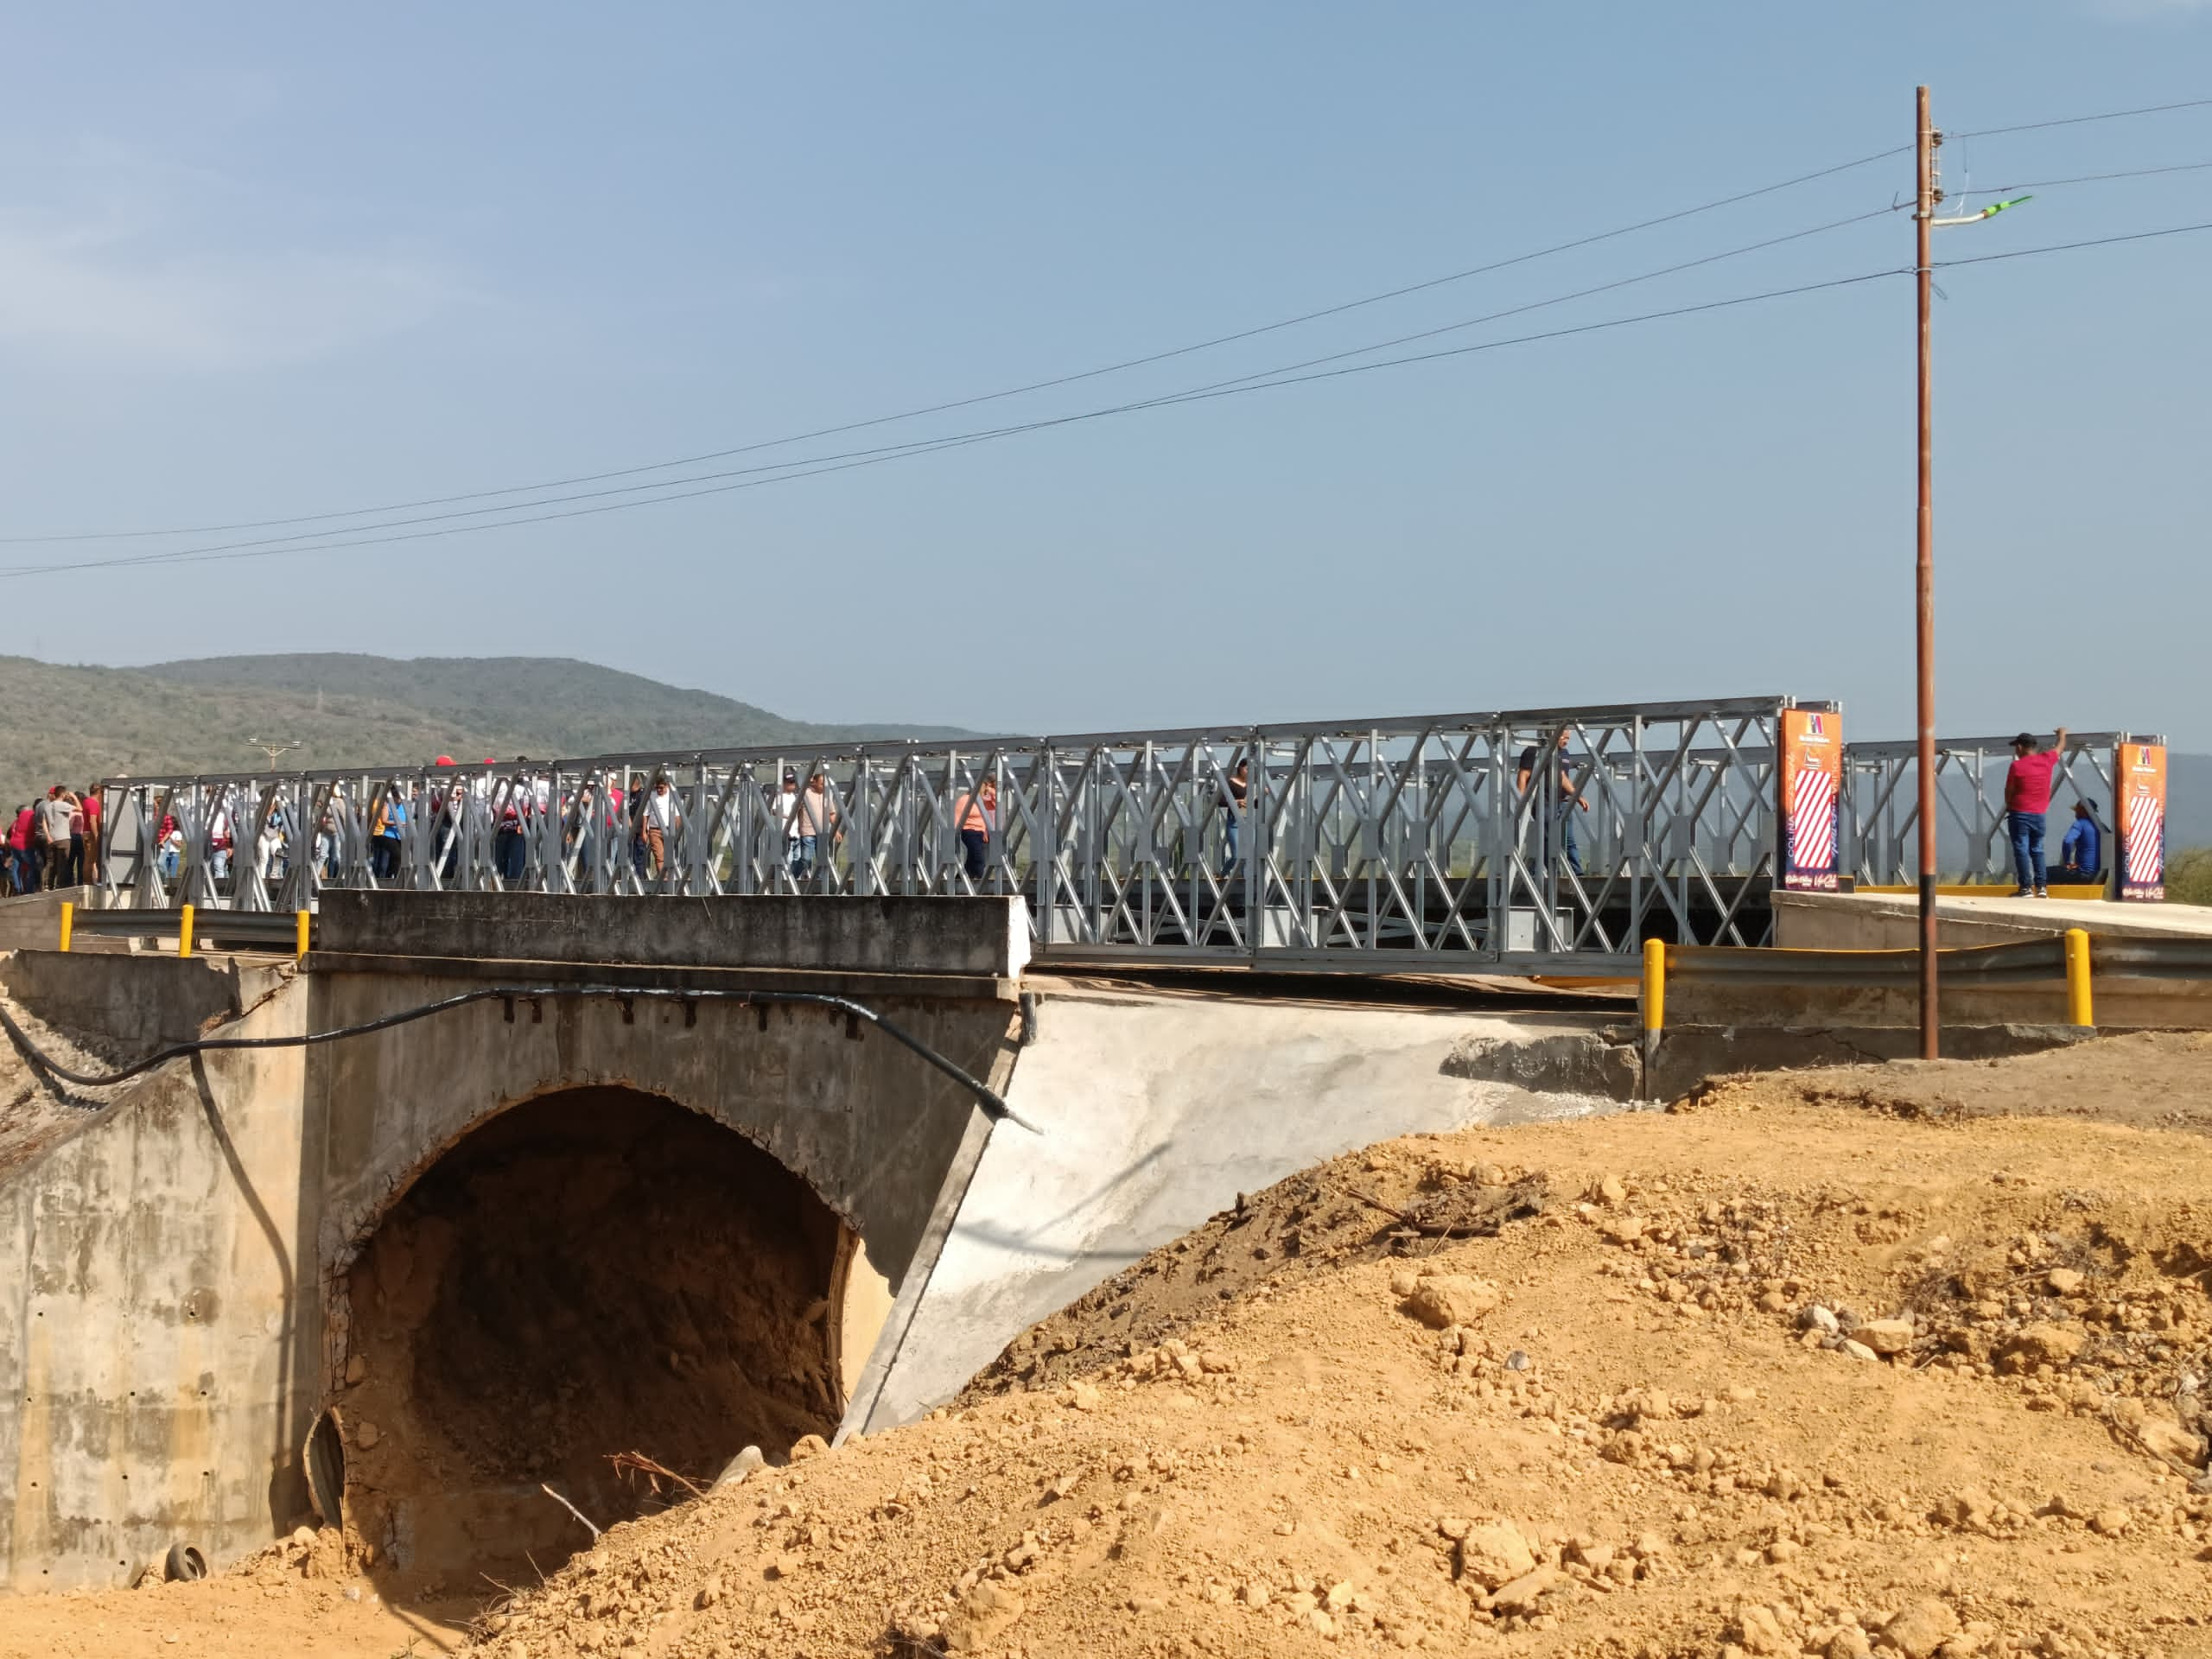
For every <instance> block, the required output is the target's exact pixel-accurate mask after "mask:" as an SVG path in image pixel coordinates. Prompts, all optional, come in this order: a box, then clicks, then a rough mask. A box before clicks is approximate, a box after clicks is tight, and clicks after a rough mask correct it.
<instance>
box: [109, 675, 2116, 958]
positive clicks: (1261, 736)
mask: <svg viewBox="0 0 2212 1659" xmlns="http://www.w3.org/2000/svg"><path fill="white" fill-rule="evenodd" d="M1785 709H1818V710H1822V711H1828V712H1833V711H1834V705H1833V704H1830V703H1823V702H1797V701H1795V700H1792V699H1789V698H1783V697H1751V698H1737V699H1724V700H1715V701H1704V702H1671V703H1655V704H1643V705H1636V706H1606V707H1594V708H1580V709H1522V710H1514V711H1506V712H1497V713H1484V714H1461V715H1437V716H1424V717H1415V718H1408V719H1397V720H1384V721H1320V722H1311V723H1300V724H1292V725H1283V726H1267V727H1217V728H1186V729H1181V730H1173V731H1152V732H1117V733H1105V734H1089V735H1083V736H1075V737H1043V738H1028V737H1001V738H969V739H960V740H955V741H926V742H923V741H876V742H856V743H825V744H820V745H817V746H812V747H806V746H795V745H785V746H779V747H753V748H742V749H721V750H708V751H705V752H696V751H692V752H685V753H630V754H614V755H602V756H596V757H592V758H588V759H583V760H553V761H543V762H527V763H526V762H513V763H502V764H497V765H493V764H486V765H481V766H467V767H453V766H410V767H402V768H363V767H356V768H345V769H335V770H328V771H319V772H297V773H289V774H276V773H269V772H238V773H233V774H227V775H220V776H214V775H200V776H194V777H189V778H185V777H172V778H134V779H113V780H111V781H110V782H108V783H106V784H105V785H103V792H104V796H105V809H106V811H107V814H108V817H107V823H108V824H109V825H110V826H111V837H110V838H111V847H112V848H113V849H115V850H114V852H113V855H111V857H110V858H109V859H108V860H107V861H106V865H105V868H104V870H103V873H102V874H103V885H104V887H105V889H106V895H105V896H106V901H107V902H108V903H110V904H112V905H118V906H137V907H162V906H174V905H178V904H185V903H190V904H194V905H196V906H234V907H237V908H241V909H247V910H296V909H304V908H309V907H311V906H312V905H313V903H314V899H315V893H317V892H318V891H320V890H321V888H322V887H368V888H378V887H385V888H395V887H396V888H412V889H431V888H442V889H448V890H459V891H468V892H483V891H499V890H502V889H505V888H509V887H525V888H530V889H533V890H537V891H546V892H555V893H606V894H610V895H640V894H649V893H664V894H682V895H695V896H696V895H705V894H716V893H835V894H859V895H866V894H870V893H901V894H931V893H942V894H957V893H1020V894H1022V895H1023V896H1024V897H1026V898H1027V900H1028V909H1029V915H1030V925H1031V928H1032V932H1033V950H1034V953H1035V956H1036V957H1037V958H1038V959H1039V961H1040V962H1044V963H1062V964H1066V965H1080V964H1085V963H1090V964H1097V965H1105V964H1109V963H1115V962H1129V961H1136V960H1142V961H1145V962H1150V963H1160V962H1166V963H1175V962H1186V963H1192V964H1194V965H1196V964H1204V963H1221V964H1231V963H1244V964H1255V965H1256V964H1262V963H1264V964H1267V965H1270V966H1275V967H1284V968H1304V967H1313V968H1330V969H1345V968H1350V969H1375V970H1382V971H1394V972H1423V971H1427V972H1459V973H1465V972H1480V971H1484V970H1485V969H1487V970H1491V971H1496V970H1499V969H1504V970H1506V971H1513V972H1522V973H1529V972H1543V971H1547V970H1556V971H1561V972H1567V973H1576V974H1611V973H1625V972H1630V971H1632V970H1633V969H1634V965H1635V963H1636V959H1637V958H1636V953H1637V949H1638V946H1639V943H1640V941H1641V940H1642V939H1643V938H1646V937H1651V936H1657V937H1662V938H1669V939H1672V940H1674V941H1675V942H1679V943H1687V944H1763V943H1767V942H1769V938H1770V930H1771V918H1770V910H1769V906H1768V902H1767V900H1768V895H1769V892H1770V887H1771V885H1772V884H1773V882H1774V880H1775V879H1776V870H1777V784H1778V779H1777V763H1776V753H1777V737H1778V732H1779V727H1780V722H1781V715H1782V714H1783V710H1785ZM1562 733H1563V734H1565V735H1566V744H1565V747H1563V748H1561V747H1558V746H1559V744H1560V734H1562ZM2111 741H2112V739H2111V738H2109V737H2107V738H2101V739H2084V740H2081V743H2082V744H2093V745H2094V744H2101V745H2102V746H2103V748H2102V750H2101V753H2100V757H2099V759H2100V760H2101V761H2102V762H2103V766H2108V764H2109V748H2110V742H2111ZM1899 747H1900V746H1896V745H1872V746H1854V747H1852V748H1850V749H1847V761H1846V769H1845V785H1846V787H1845V788H1844V790H1843V791H1842V792H1841V793H1842V801H1841V804H1840V819H1841V823H1840V826H1839V827H1840V851H1841V854H1842V867H1843V868H1844V870H1845V871H1846V872H1847V873H1849V872H1853V871H1854V870H1855V871H1856V873H1857V874H1859V877H1860V879H1861V880H1873V879H1878V877H1880V876H1882V875H1885V874H1891V868H1890V867H1891V864H1893V862H1894V855H1895V854H1896V852H1897V849H1902V848H1904V846H1905V845H1906V844H1907V843H1908V842H1909V839H1910V817H1904V818H1902V819H1900V817H1899V816H1898V812H1899V807H1900V802H1899V798H1898V794H1897V779H1898V778H1900V777H1901V776H1903V775H1904V774H1903V772H1902V771H1901V770H1900V769H1899V767H1898V766H1897V763H1896V761H1895V760H1894V757H1892V756H1891V753H1890V751H1891V750H1892V749H1897V748H1899ZM1906 747H1909V746H1906ZM2076 747H2079V746H2078V745H2077V746H2076ZM1531 749H1533V750H1534V751H1535V755H1536V756H1537V758H1538V764H1537V765H1535V766H1534V767H1533V768H1531V769H1530V770H1529V775H1528V779H1527V783H1526V786H1525V787H1524V786H1523V785H1522V781H1521V777H1522V760H1524V758H1526V756H1527V754H1528V752H1529V750H1531ZM1981 752H1982V751H1981V750H1980V748H1978V747H1969V748H1967V749H1961V750H1959V751H1958V752H1957V753H1956V754H1955V756H1954V757H1952V758H1950V759H1949V760H1948V762H1947V764H1948V765H1950V766H1952V767H1953V769H1954V770H1955V772H1956V775H1957V776H1958V777H1960V778H1961V779H1965V778H1967V777H1969V776H1971V777H1972V778H1973V779H1974V780H1975V781H1974V800H1975V801H1977V802H1979V801H1982V800H1983V798H1984V791H1982V790H1981V787H1980V783H1981V779H1982V777H1983V770H1982V769H1981V768H1980V764H1979V761H1978V760H1974V759H1972V757H1976V756H1979V754H1980V753H1981ZM1554 754H1556V756H1557V764H1556V765H1551V764H1545V763H1544V757H1548V756H1553V755H1554ZM1240 762H1242V763H1243V766H1244V767H1245V769H1246V770H1245V775H1244V778H1243V792H1244V800H1243V806H1242V807H1241V808H1238V807H1237V806H1236V801H1235V796H1236V784H1237V781H1238V780H1237V779H1236V777H1235V773H1236V768H1237V766H1238V765H1239V763H1240ZM2069 764H2070V762H2069ZM2091 764H2092V766H2097V767H2098V770H2099V776H2100V778H2101V779H2102V778H2105V777H2107V776H2108V772H2106V771H2105V770H2104V769H2103V767H2102V766H2099V762H2098V760H2092V762H2091ZM786 772H791V773H794V774H796V776H797V777H798V779H799V780H800V782H801V785H802V786H804V784H805V783H806V781H807V780H809V779H811V778H814V777H816V776H817V775H818V776H819V777H820V778H821V779H822V781H823V791H822V796H821V799H822V800H823V802H824V803H825V805H824V806H823V807H821V808H819V809H814V810H810V811H809V812H808V813H806V814H805V815H804V816H803V818H802V823H801V827H805V824H806V823H810V822H817V821H818V823H820V824H821V825H822V826H823V829H824V830H825V833H823V834H822V835H821V836H819V837H818V838H817V842H816V845H815V848H814V856H813V858H812V859H811V860H810V861H808V860H805V859H804V858H802V857H801V856H799V853H800V851H801V846H800V843H798V842H795V841H794V839H793V836H792V823H791V812H790V810H789V809H788V807H787V805H786V804H785V802H784V801H783V800H782V798H781V790H782V780H783V779H784V777H785V773H786ZM661 778H665V779H668V781H669V785H670V794H671V796H672V797H673V798H674V800H675V808H674V810H673V812H672V813H671V814H670V815H669V816H670V817H671V823H670V824H669V827H668V829H667V832H666V833H665V834H664V836H663V846H662V857H661V861H660V862H659V865H658V868H655V866H654V865H653V864H652V861H651V860H650V858H649V857H647V856H645V855H644V854H643V852H642V850H641V849H640V848H639V844H638V838H637V836H635V834H634V833H633V825H632V817H631V813H630V807H631V805H632V802H633V801H634V800H635V799H636V798H637V797H638V796H639V794H640V793H641V792H643V793H647V794H649V793H650V792H651V791H652V785H653V784H654V782H655V781H656V780H657V779H661ZM987 779H988V780H989V781H990V782H991V783H992V784H993V785H995V789H996V791H997V801H996V805H995V811H994V812H993V813H992V814H991V817H992V819H993V824H992V832H991V834H990V836H989V837H988V843H987V846H986V848H985V849H984V852H983V858H982V874H980V876H977V875H973V874H970V873H969V856H970V855H969V849H967V848H966V847H964V846H963V842H962V839H961V836H960V834H959V830H960V828H961V825H962V823H963V821H967V822H972V819H971V818H969V817H968V807H969V798H970V797H972V796H974V795H976V793H977V792H978V791H981V790H982V786H983V785H984V783H985V780H987ZM2107 799H2109V792H2107ZM618 800H619V801H620V805H619V806H618V805H617V804H616V803H617V802H618ZM395 801H398V802H405V803H407V804H408V805H409V808H410V810H409V811H408V814H407V823H406V825H405V827H404V831H403V832H402V834H401V835H400V836H399V837H398V839H397V842H396V843H388V844H387V849H385V850H380V849H378V847H377V846H376V845H375V844H374V837H373V835H372V831H373V830H374V829H376V828H377V827H378V825H379V824H380V823H382V822H383V820H384V818H385V816H386V813H387V809H388V805H389V804H390V803H392V802H395ZM1957 810H1959V811H1960V812H1961V813H1962V814H1964V815H1965V816H1964V817H1963V818H1962V822H1964V823H1967V825H1968V827H1969V829H1970V831H1971V836H1970V838H1973V839H1974V840H1975V843H1976V845H1977V846H1978V847H1981V848H1982V849H1984V850H1985V851H1986V845H1987V844H1989V843H1990V840H1991V836H1990V832H1989V829H1988V826H1987V824H1986V823H1985V821H1984V819H1983V817H1976V816H1974V808H1971V807H1969V806H1967V804H1965V799H1964V797H1963V796H1961V805H1960V806H1959V808H1958V809H1957ZM169 820H173V821H174V827H173V833H171V834H170V835H169V836H168V837H166V838H163V837H162V836H160V835H159V834H158V827H159V826H161V825H162V824H163V823H165V822H166V821H169ZM1232 820H1233V821H1234V823H1235V825H1236V829H1235V833H1234V836H1233V845H1232V836H1231V832H1230V824H1231V822H1232ZM149 829H153V830H156V833H154V834H149V833H147V832H148V831H149Z"/></svg>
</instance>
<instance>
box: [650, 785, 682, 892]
mask: <svg viewBox="0 0 2212 1659" xmlns="http://www.w3.org/2000/svg"><path fill="white" fill-rule="evenodd" d="M682 823H683V805H682V804H681V803H680V802H679V801H678V800H677V795H676V791H674V790H672V789H671V788H670V787H669V786H668V774H667V773H666V772H662V773H661V774H660V775H659V776H658V777H657V778H655V779H653V792H652V794H651V795H648V796H647V797H646V798H645V856H646V858H647V859H648V860H649V861H650V862H651V863H652V874H653V880H656V881H658V880H660V879H661V878H662V877H663V876H664V875H666V874H667V873H668V855H669V854H670V853H671V852H672V851H673V850H674V849H675V847H676V831H677V827H678V826H680V825H681V824H682Z"/></svg>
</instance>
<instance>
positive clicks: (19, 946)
mask: <svg viewBox="0 0 2212 1659" xmlns="http://www.w3.org/2000/svg"><path fill="white" fill-rule="evenodd" d="M94 891H95V889H93V888H92V887H64V888H61V889H59V890H57V891H55V892H53V893H16V894H15V895H13V896H11V897H10V898H6V899H0V950H53V949H54V946H55V944H58V943H59V942H60V938H61V906H62V901H63V900H65V899H67V901H68V902H70V903H71V904H77V905H86V904H90V903H91V902H92V895H93V893H94Z"/></svg>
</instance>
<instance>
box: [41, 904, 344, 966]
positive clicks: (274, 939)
mask: <svg viewBox="0 0 2212 1659" xmlns="http://www.w3.org/2000/svg"><path fill="white" fill-rule="evenodd" d="M314 932H315V917H314V914H313V912H309V911H305V910H300V911H290V912H285V911H268V910H263V911H251V910H207V911H204V912H203V911H202V910H201V908H200V906H196V905H179V906H176V907H175V908H174V909H162V910H149V909H137V910H131V909H111V910H87V909H85V908H82V907H81V906H77V905H75V904H64V905H63V906H61V915H60V927H59V948H60V949H61V950H74V949H75V948H76V944H77V941H78V940H79V939H82V938H123V939H154V940H161V941H167V940H170V939H174V940H175V941H176V954H177V955H178V956H180V957H188V956H191V955H192V954H193V953H194V951H195V950H269V951H279V952H289V953H290V954H291V955H293V956H297V957H304V956H306V955H307V953H308V950H309V949H310V947H311V945H312V944H313V941H314Z"/></svg>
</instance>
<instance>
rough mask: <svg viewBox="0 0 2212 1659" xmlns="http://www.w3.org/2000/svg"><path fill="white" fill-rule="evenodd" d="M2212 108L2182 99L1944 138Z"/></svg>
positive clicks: (2205, 101) (2211, 103)
mask: <svg viewBox="0 0 2212 1659" xmlns="http://www.w3.org/2000/svg"><path fill="white" fill-rule="evenodd" d="M2207 107H2212V98H2190V99H2183V100H2182V101H2181V102H2180V103H2178V104H2145V105H2142V106H2141V107H2140V108H2139V109H2133V110H2103V111H2099V112H2098V113H2097V114H2095V115H2069V116H2063V117H2061V118H2059V119H2058V120H2056V121H2024V122H2022V123H2020V124H2019V125H2018V126H2012V127H1978V128H1976V129H1975V130H1973V131H1972V132H1947V133H1945V134H1944V135H1943V136H1944V137H1946V138H1994V137H1997V136H1998V135H1999V134H2000V133H2006V132H2042V131H2044V130H2045V129H2046V128H2050V127H2079V126H2083V125H2086V124H2088V123H2089V122H2092V121H2125V120H2126V119H2127V118H2129V117H2131V116H2138V115H2164V114H2165V113H2166V112H2167V111H2169V110H2201V109H2205V108H2207Z"/></svg>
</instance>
